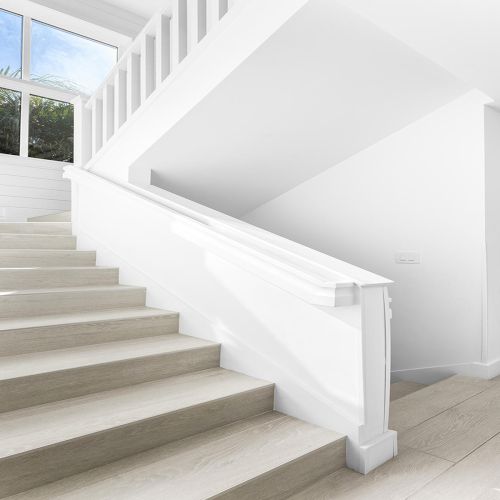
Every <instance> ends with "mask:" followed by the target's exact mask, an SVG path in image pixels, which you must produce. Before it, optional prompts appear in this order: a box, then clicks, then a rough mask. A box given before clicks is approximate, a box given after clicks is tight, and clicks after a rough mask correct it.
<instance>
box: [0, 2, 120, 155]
mask: <svg viewBox="0 0 500 500" xmlns="http://www.w3.org/2000/svg"><path fill="white" fill-rule="evenodd" d="M26 40H31V43H27V44H25V43H24V42H25V41H26ZM117 57H118V49H117V48H116V47H113V46H111V45H107V44H105V43H102V42H99V41H96V40H92V39H90V38H87V37H84V36H80V35H78V34H76V33H72V32H69V31H65V30H63V29H60V28H58V27H56V26H52V25H49V24H46V23H43V22H41V21H38V20H34V19H30V18H29V16H22V15H18V14H16V13H13V12H8V11H6V10H3V9H0V154H10V155H19V156H23V157H31V158H41V159H46V160H55V161H64V162H72V161H73V142H74V140H73V135H74V127H73V105H72V104H71V103H70V102H69V101H71V100H72V99H73V98H74V97H75V96H76V95H77V94H78V93H85V94H91V93H92V92H94V90H95V89H96V88H97V87H98V86H99V85H100V84H101V82H102V81H103V80H104V78H105V76H106V75H107V73H108V72H109V71H110V70H111V69H112V67H113V66H114V64H115V63H116V61H117Z"/></svg>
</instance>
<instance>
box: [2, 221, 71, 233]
mask: <svg viewBox="0 0 500 500" xmlns="http://www.w3.org/2000/svg"><path fill="white" fill-rule="evenodd" d="M0 233H11V234H14V233H17V234H71V223H69V222H1V223H0Z"/></svg>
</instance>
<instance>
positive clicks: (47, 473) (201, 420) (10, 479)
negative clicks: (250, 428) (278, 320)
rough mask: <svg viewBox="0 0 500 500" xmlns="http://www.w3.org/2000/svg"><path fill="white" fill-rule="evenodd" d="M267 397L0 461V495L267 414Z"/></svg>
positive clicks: (226, 402) (260, 392)
mask: <svg viewBox="0 0 500 500" xmlns="http://www.w3.org/2000/svg"><path fill="white" fill-rule="evenodd" d="M273 393H274V389H273V387H272V386H267V387H263V388H259V389H255V390H252V391H247V392H243V393H240V394H237V395H234V396H229V397H226V398H222V399H218V400H215V401H210V402H208V403H204V404H200V405H196V406H193V407H190V408H184V409H180V410H178V411H175V412H171V413H168V414H164V415H160V416H158V417H155V418H150V419H147V420H142V421H140V422H135V423H133V424H128V425H124V426H122V427H118V428H115V429H110V430H108V431H103V432H99V433H96V434H91V435H88V436H85V437H82V438H79V439H74V440H72V441H67V442H64V443H61V444H60V445H53V446H49V447H45V448H41V449H38V450H36V451H33V452H28V453H23V454H20V455H16V456H14V457H9V458H6V459H3V460H0V496H2V495H3V496H7V495H12V494H14V493H18V492H21V491H25V490H28V489H30V488H34V487H36V486H40V485H42V484H46V483H49V482H52V481H56V480H58V479H61V478H63V477H66V476H69V475H71V474H77V473H79V472H83V471H85V470H89V469H92V468H94V467H99V466H101V465H104V464H106V463H109V462H112V461H114V460H119V459H120V458H124V457H126V456H129V455H132V454H134V453H139V452H141V451H145V450H148V449H151V448H156V447H158V446H161V445H162V444H166V443H169V442H171V441H175V440H177V439H182V438H184V437H187V436H191V435H193V434H196V433H198V432H204V431H206V430H209V429H213V428H215V427H218V426H222V425H227V424H229V423H232V422H235V421H237V420H240V419H243V418H247V417H250V416H253V415H259V414H261V413H264V412H266V411H270V410H271V409H272V407H273Z"/></svg>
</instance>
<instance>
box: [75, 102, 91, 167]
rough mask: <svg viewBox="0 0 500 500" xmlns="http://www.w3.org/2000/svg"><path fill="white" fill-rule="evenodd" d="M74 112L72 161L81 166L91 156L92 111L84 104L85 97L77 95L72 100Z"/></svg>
mask: <svg viewBox="0 0 500 500" xmlns="http://www.w3.org/2000/svg"><path fill="white" fill-rule="evenodd" d="M72 104H73V113H74V115H73V116H74V132H73V133H74V150H73V151H74V152H73V163H74V165H75V166H77V167H80V168H81V167H83V166H84V165H85V164H86V163H87V162H88V161H89V160H90V158H91V157H92V112H91V110H89V109H88V108H87V106H86V104H87V99H86V98H85V97H83V96H77V97H75V98H74V99H73V101H72Z"/></svg>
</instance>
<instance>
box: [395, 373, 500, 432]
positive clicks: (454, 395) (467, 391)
mask: <svg viewBox="0 0 500 500" xmlns="http://www.w3.org/2000/svg"><path fill="white" fill-rule="evenodd" d="M493 385H495V382H492V381H490V380H483V379H478V378H472V377H462V376H460V375H456V376H454V377H450V378H447V379H445V380H442V381H441V382H438V383H436V384H433V385H430V386H428V387H426V388H424V389H421V390H419V391H417V392H414V393H412V394H408V395H407V396H404V397H402V398H400V399H397V400H396V401H393V402H392V403H391V407H390V415H389V428H390V429H393V430H395V431H398V432H403V431H406V430H408V429H411V428H412V427H415V426H417V425H419V424H421V423H422V422H425V421H426V420H428V419H430V418H432V417H435V416H436V415H439V414H440V413H442V412H443V411H445V410H447V409H448V408H451V407H453V406H455V405H457V404H459V403H461V402H463V401H465V400H467V399H469V398H471V397H472V396H475V395H476V394H479V393H481V392H483V391H485V390H486V389H488V388H489V387H492V386H493Z"/></svg>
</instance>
